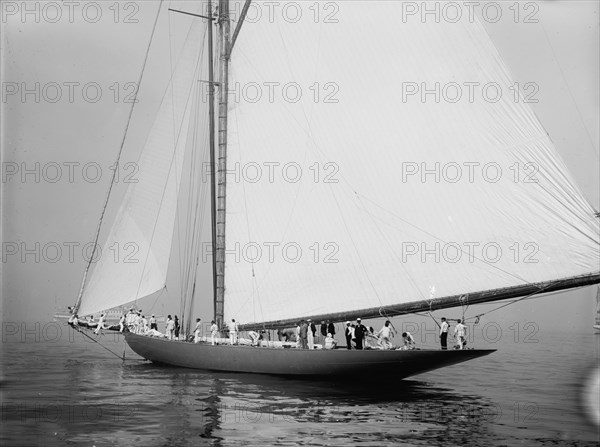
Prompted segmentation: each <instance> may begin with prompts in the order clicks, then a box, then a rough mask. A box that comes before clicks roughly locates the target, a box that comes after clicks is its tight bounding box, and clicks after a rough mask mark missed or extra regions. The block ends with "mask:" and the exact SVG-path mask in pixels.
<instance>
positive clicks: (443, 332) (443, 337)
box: [440, 317, 450, 350]
mask: <svg viewBox="0 0 600 447" xmlns="http://www.w3.org/2000/svg"><path fill="white" fill-rule="evenodd" d="M448 329H450V326H449V325H448V322H447V321H446V318H445V317H442V324H441V325H440V343H441V345H442V349H443V350H446V349H448Z"/></svg>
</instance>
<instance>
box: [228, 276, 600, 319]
mask: <svg viewBox="0 0 600 447" xmlns="http://www.w3.org/2000/svg"><path fill="white" fill-rule="evenodd" d="M598 283H600V273H591V274H589V275H582V276H575V277H570V278H564V279H561V280H557V281H545V282H542V283H536V284H524V285H519V286H515V287H505V288H501V289H494V290H484V291H481V292H475V293H469V294H461V295H453V296H447V297H441V298H434V299H432V300H430V301H427V300H425V301H423V300H421V301H412V302H409V303H402V304H397V305H392V306H382V307H371V308H367V309H360V310H354V311H351V312H337V313H330V314H321V315H305V316H299V317H298V318H295V319H292V318H290V319H285V320H274V321H267V322H264V323H256V324H246V325H240V328H241V329H243V330H256V329H264V328H267V329H275V328H283V327H289V326H295V325H296V324H297V323H298V320H299V319H300V318H303V319H308V318H310V319H312V320H313V321H323V320H330V321H334V322H336V321H345V320H354V319H356V318H362V319H367V318H380V317H391V316H396V315H405V314H411V313H416V312H425V311H434V310H441V309H447V308H451V307H458V306H463V305H467V304H468V305H471V304H483V303H490V302H493V301H501V300H506V299H510V298H517V297H524V296H528V295H531V296H532V295H538V294H542V293H550V292H557V291H560V290H568V289H572V288H576V287H583V286H589V285H593V284H598Z"/></svg>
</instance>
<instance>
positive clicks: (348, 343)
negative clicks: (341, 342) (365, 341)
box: [345, 321, 352, 350]
mask: <svg viewBox="0 0 600 447" xmlns="http://www.w3.org/2000/svg"><path fill="white" fill-rule="evenodd" d="M345 335H346V347H347V348H348V350H350V349H352V326H351V325H350V322H349V321H346V331H345Z"/></svg>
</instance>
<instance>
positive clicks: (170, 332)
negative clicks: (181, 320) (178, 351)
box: [166, 315, 175, 340]
mask: <svg viewBox="0 0 600 447" xmlns="http://www.w3.org/2000/svg"><path fill="white" fill-rule="evenodd" d="M174 329H175V322H174V321H173V320H172V319H171V315H167V328H166V332H167V337H168V339H169V340H173V330H174Z"/></svg>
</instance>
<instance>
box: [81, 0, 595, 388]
mask: <svg viewBox="0 0 600 447" xmlns="http://www.w3.org/2000/svg"><path fill="white" fill-rule="evenodd" d="M405 3H406V2H389V1H382V2H377V1H369V2H339V3H332V2H327V3H318V2H317V3H315V4H312V3H311V4H308V3H306V4H304V3H297V2H295V3H294V4H293V8H294V10H293V11H291V9H290V8H288V10H286V13H285V14H279V15H278V14H268V15H267V14H262V15H259V14H257V11H263V12H265V11H268V10H269V9H268V6H267V5H266V4H263V3H261V2H254V1H251V0H246V1H244V2H229V1H228V0H220V1H218V4H212V3H211V2H210V1H209V2H198V4H197V5H196V7H195V9H194V8H193V4H192V3H190V2H185V3H183V6H182V9H176V8H169V7H168V6H167V5H164V4H162V3H161V5H160V6H159V8H158V11H157V19H156V23H159V21H160V17H162V16H163V15H165V14H166V15H168V17H169V19H170V20H178V19H177V17H185V18H186V22H185V23H186V24H188V26H189V28H186V32H185V34H186V38H185V43H184V44H183V46H182V48H181V50H180V51H179V52H178V53H177V54H176V55H174V56H173V58H174V61H173V63H172V66H173V69H172V73H171V79H170V82H169V84H168V86H167V87H166V88H165V89H164V94H163V98H162V103H161V106H160V108H159V109H158V111H157V113H156V118H155V120H154V124H153V126H152V128H151V129H150V131H149V134H148V137H147V139H146V142H145V145H144V148H143V152H142V155H141V157H140V161H139V179H138V182H137V183H132V184H130V185H129V187H128V189H127V191H126V193H125V196H124V198H122V200H121V205H120V208H119V210H118V212H117V214H116V218H115V219H114V221H112V223H111V222H103V221H102V218H101V221H100V224H99V225H98V232H97V236H96V238H97V240H99V241H100V240H101V241H102V244H103V245H104V246H105V247H110V246H112V244H115V243H120V244H124V243H125V242H127V241H135V242H136V244H137V246H138V247H139V254H138V258H139V259H140V262H137V263H129V264H126V263H116V262H113V260H111V259H109V258H108V257H105V258H102V259H100V260H99V261H98V262H97V263H96V264H95V265H93V266H92V265H91V262H90V264H89V265H88V266H87V268H86V270H85V272H84V275H83V280H82V285H81V290H80V293H79V296H78V298H77V301H76V303H75V306H74V309H75V312H76V313H78V314H79V315H81V316H85V315H87V314H91V313H97V312H98V311H99V310H102V309H107V308H110V307H114V306H118V305H122V304H124V303H131V302H135V301H136V300H139V299H142V298H143V297H146V296H148V295H151V294H153V293H155V292H157V291H160V290H162V289H164V287H165V284H166V280H167V272H168V267H169V261H170V260H171V261H172V260H173V258H174V256H173V255H172V253H173V251H174V250H175V249H176V248H177V247H174V245H175V244H174V242H173V241H174V234H175V233H176V234H177V235H178V238H179V240H180V242H181V240H183V244H181V245H182V247H179V249H178V255H179V256H178V257H179V259H178V261H179V263H180V265H181V266H182V267H181V277H182V279H181V309H180V315H183V316H182V321H183V322H184V328H185V329H186V330H185V331H184V332H186V333H188V334H189V333H190V326H191V321H192V318H193V317H194V315H193V309H194V303H195V302H196V301H197V300H200V299H206V297H207V296H209V295H212V300H213V303H214V306H213V307H214V320H215V321H216V322H217V323H218V325H219V326H220V327H223V326H224V324H225V323H226V322H229V321H231V319H235V320H236V321H238V322H240V323H241V325H240V328H241V330H271V329H277V328H285V327H290V326H293V327H295V326H296V324H297V322H298V321H299V320H300V319H309V318H310V319H312V320H314V321H321V320H330V321H333V322H343V321H345V320H351V319H356V318H357V317H360V318H363V319H366V318H377V317H383V318H391V317H393V316H397V315H404V314H410V313H416V312H433V311H435V310H439V309H446V308H461V309H462V310H465V309H466V308H467V307H468V306H470V305H472V304H477V303H485V302H491V301H496V300H505V299H509V298H515V297H528V296H533V295H537V294H544V293H549V292H554V291H558V290H564V289H569V288H575V287H582V286H586V285H591V284H595V283H598V282H600V272H599V271H598V263H597V259H598V255H599V241H598V220H597V219H596V218H595V216H594V210H593V208H592V207H591V206H590V204H589V203H588V202H586V200H585V199H584V198H583V197H582V194H581V193H580V191H579V189H578V188H577V186H576V184H575V183H574V181H573V180H572V178H571V176H570V174H569V173H568V171H567V169H566V167H565V165H564V163H563V162H562V160H561V159H560V157H559V156H558V154H557V153H556V150H555V148H554V146H553V144H552V142H551V140H550V138H549V136H548V134H547V133H546V131H545V130H544V128H543V126H542V124H541V123H540V122H539V120H538V119H537V118H536V116H535V114H534V113H533V111H532V110H531V109H530V107H529V105H528V104H527V103H526V102H525V101H524V98H523V96H522V95H521V94H520V92H519V91H518V89H517V90H514V89H513V90H510V88H511V86H514V83H513V82H512V79H511V77H510V74H509V71H508V68H507V67H506V65H505V64H504V63H503V61H502V58H501V57H500V55H499V53H498V51H497V50H496V48H495V47H494V45H493V43H492V42H491V40H490V38H489V37H488V35H487V33H486V31H485V29H484V28H483V26H482V25H481V23H479V21H478V20H476V18H475V19H473V20H471V19H470V17H469V15H468V14H465V15H464V19H463V20H457V21H452V22H451V21H441V22H439V21H434V20H430V21H429V20H421V19H419V18H417V19H415V18H414V17H412V16H407V14H406V11H407V10H406V8H405V6H406V5H405ZM292 12H294V14H293V15H292ZM251 14H253V15H251ZM156 23H155V27H156ZM152 35H154V31H153V32H152ZM152 43H153V42H152V38H151V39H150V45H151V44H152ZM144 69H145V66H144V67H143V68H142V72H143V71H144ZM142 85H143V84H142ZM135 107H138V106H137V105H136V104H135V103H134V104H133V105H132V108H133V109H132V113H136V112H137V109H135ZM130 144H133V143H130V141H129V140H127V139H126V140H125V144H124V147H123V151H126V150H128V149H129V147H128V145H130ZM120 154H121V152H119V156H120ZM117 162H118V160H117ZM182 179H184V180H182ZM207 179H208V180H207ZM111 200H116V199H115V198H114V196H112V195H111V192H110V191H109V193H108V195H107V202H109V201H111ZM119 200H120V199H119ZM102 207H103V208H105V207H106V203H104V204H102ZM207 209H210V213H208V212H206V210H207ZM101 214H102V215H104V213H101ZM180 216H183V217H180ZM181 222H183V224H181ZM206 223H207V224H208V227H209V230H207V232H210V241H209V243H208V244H206V243H205V241H203V240H202V234H203V233H202V231H204V230H206V228H205V227H203V225H205V224H206ZM182 226H183V229H182ZM181 235H183V236H181ZM207 253H208V254H209V255H210V256H208V257H207V256H206V255H207ZM91 258H93V255H92V256H91ZM204 259H210V262H208V263H205V262H203V261H204ZM202 265H208V266H209V267H210V270H211V272H212V275H211V276H212V281H202V280H201V276H200V275H199V274H198V269H199V266H202ZM125 341H126V342H127V343H128V344H129V346H130V347H131V348H132V349H133V350H134V351H135V352H136V353H138V354H139V355H141V356H142V357H144V358H145V359H148V360H151V361H153V362H155V363H159V364H169V365H176V366H181V367H190V368H201V369H207V370H216V371H238V372H251V373H268V374H284V375H319V376H334V377H339V376H345V375H361V374H364V373H367V372H372V371H373V368H374V367H376V368H377V373H378V374H379V373H382V374H384V373H385V372H387V373H389V374H390V375H393V376H394V377H398V378H401V377H407V376H411V375H414V374H419V373H422V372H425V371H429V370H432V369H436V368H440V367H444V366H448V365H452V364H456V363H460V362H464V361H467V360H471V359H474V358H477V357H481V356H484V355H487V354H490V353H491V352H493V351H492V350H480V349H464V350H427V349H421V350H346V349H334V350H324V349H314V350H303V349H295V348H290V349H285V348H282V347H279V348H276V347H273V344H269V343H264V345H262V346H258V347H256V346H252V347H250V346H239V345H235V346H230V345H228V344H218V345H215V346H213V345H211V344H210V343H190V342H188V341H178V340H177V341H174V340H167V339H165V338H164V337H150V336H146V335H141V334H135V333H127V334H126V336H125ZM382 366H383V368H381V367H382Z"/></svg>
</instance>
